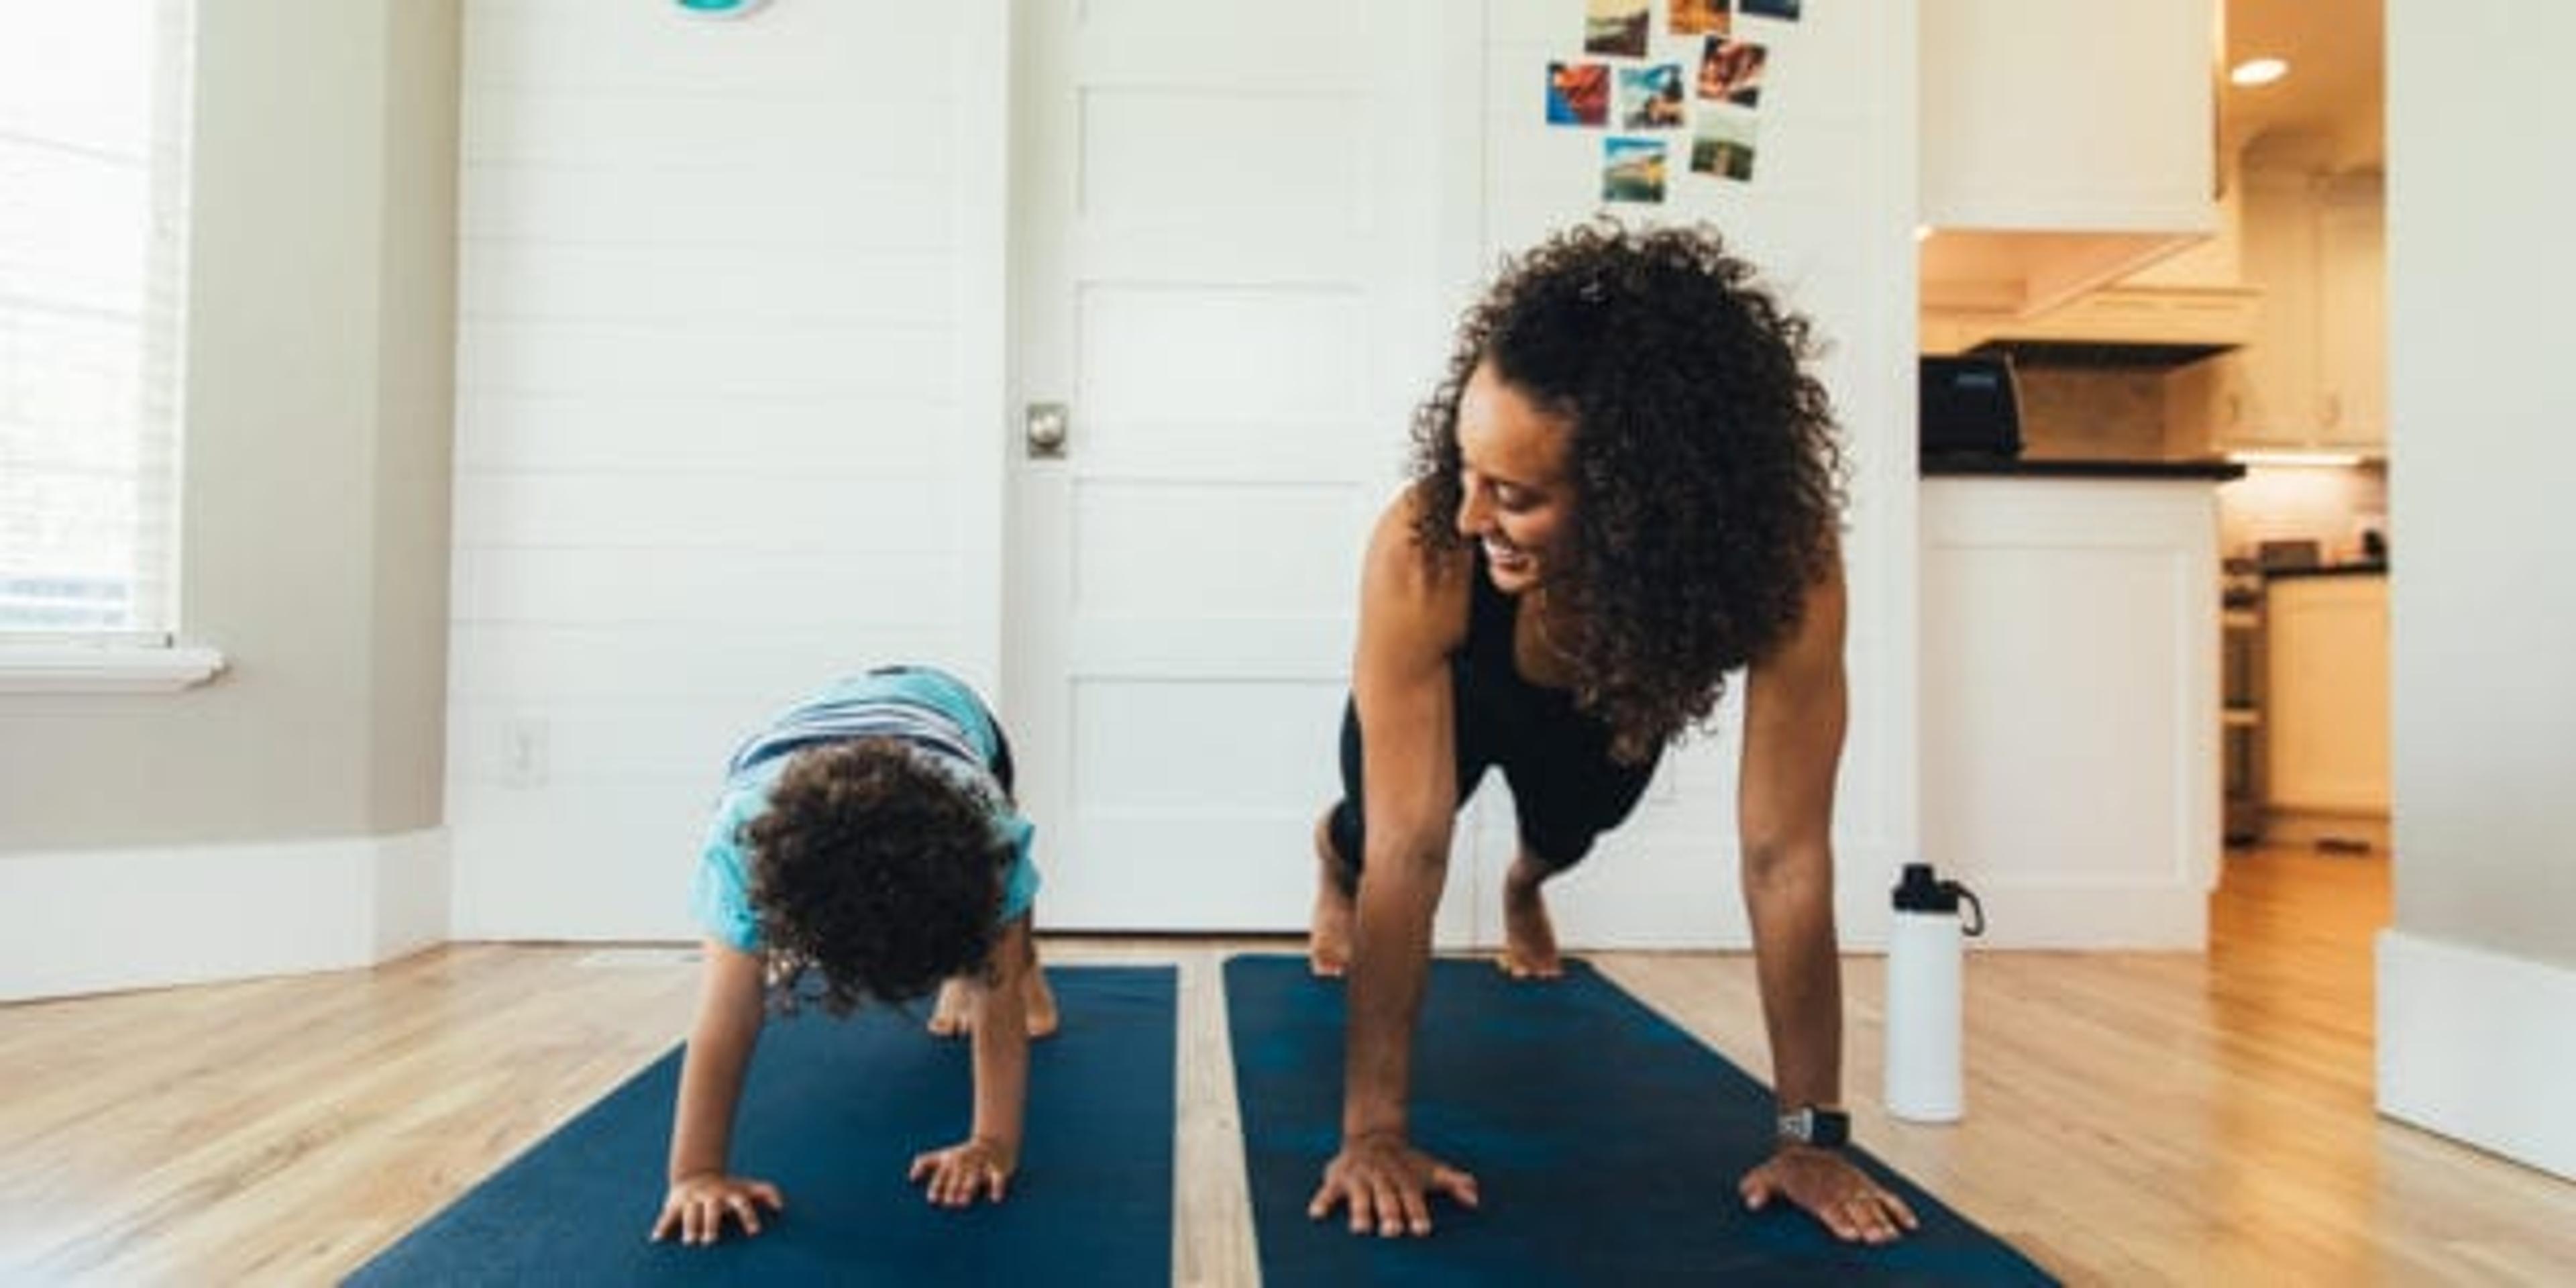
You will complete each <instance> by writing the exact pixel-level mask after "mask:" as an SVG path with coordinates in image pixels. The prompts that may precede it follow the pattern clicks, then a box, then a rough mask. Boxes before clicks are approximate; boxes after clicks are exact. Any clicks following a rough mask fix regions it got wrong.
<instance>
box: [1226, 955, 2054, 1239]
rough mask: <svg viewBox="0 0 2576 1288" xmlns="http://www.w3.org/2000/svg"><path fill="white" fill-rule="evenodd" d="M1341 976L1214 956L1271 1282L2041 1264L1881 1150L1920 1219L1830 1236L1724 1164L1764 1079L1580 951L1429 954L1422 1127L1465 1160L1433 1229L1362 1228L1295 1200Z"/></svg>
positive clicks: (1420, 1041)
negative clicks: (1472, 1187)
mask: <svg viewBox="0 0 2576 1288" xmlns="http://www.w3.org/2000/svg"><path fill="white" fill-rule="evenodd" d="M1342 996H1343V986H1342V985H1341V984H1340V983H1337V982H1328V981H1322V980H1317V979H1314V978H1312V977H1310V976H1309V975H1308V973H1307V970H1306V962H1305V959H1304V958H1302V957H1237V958H1235V959H1233V960H1231V961H1229V962H1227V963H1226V968H1225V998H1226V1012H1227V1016H1228V1025H1229V1027H1230V1028H1231V1029H1232V1033H1233V1047H1234V1067H1235V1085H1236V1089H1237V1092H1238V1095H1239V1096H1240V1099H1241V1102H1242V1107H1243V1134H1244V1152H1245V1157H1246V1162H1247V1165H1248V1166H1249V1168H1250V1170H1251V1188H1252V1207H1253V1220H1254V1225H1255V1228H1256V1230H1257V1233H1258V1235H1259V1239H1260V1256H1261V1271H1262V1280H1263V1283H1264V1284H1265V1285H1267V1288H1302V1286H1303V1285H1308V1284H1315V1285H1326V1284H1329V1285H1347V1284H1388V1285H1424V1286H1428V1285H1439V1284H1505V1283H1508V1284H1516V1285H1524V1284H1525V1285H1549V1284H1567V1285H1572V1284H1629V1283H1639V1284H1643V1283H1652V1284H1678V1283H1718V1282H1725V1283H1741V1284H1819V1285H1821V1284H1837V1285H1839V1284H2046V1283H2049V1282H2052V1281H2051V1280H2050V1279H2049V1277H2048V1276H2047V1275H2046V1274H2045V1273H2044V1272H2042V1271H2041V1270H2040V1269H2039V1268H2038V1267H2037V1266H2035V1265H2033V1264H2032V1263H2031V1262H2030V1261H2029V1260H2028V1259H2027V1258H2025V1257H2023V1256H2022V1255H2021V1254H2020V1253H2018V1252H2016V1251H2014V1250H2013V1248H2012V1247H2011V1246H2010V1245H2009V1244H2006V1243H2004V1242H2003V1241H2002V1240H2000V1239H1997V1238H1995V1237H1994V1236H1993V1235H1991V1234H1988V1233H1987V1232H1986V1231H1984V1230H1982V1229H1980V1228H1978V1227H1977V1226H1976V1225H1974V1224H1973V1223H1971V1222H1969V1221H1967V1220H1966V1219H1964V1218H1962V1217H1960V1216H1959V1215H1958V1214H1957V1213H1955V1212H1952V1211H1951V1210H1950V1209H1949V1208H1947V1207H1945V1206H1943V1205H1942V1204H1941V1203H1940V1201H1939V1200H1937V1199H1934V1198H1933V1197H1932V1196H1931V1195H1929V1194H1926V1193H1924V1192H1923V1191H1922V1190H1921V1189H1918V1188H1916V1187H1915V1186H1914V1185H1912V1184H1911V1183H1909V1182H1907V1181H1906V1180H1905V1179H1904V1178H1903V1177H1900V1176H1897V1175H1895V1174H1894V1173H1892V1172H1890V1171H1888V1170H1887V1169H1886V1168H1885V1167H1884V1166H1882V1165H1880V1164H1879V1163H1877V1161H1876V1160H1874V1159H1870V1158H1868V1157H1867V1156H1866V1155H1861V1156H1860V1161H1861V1163H1862V1164H1863V1165H1864V1166H1866V1167H1867V1168H1869V1170H1870V1171H1871V1172H1872V1173H1873V1174H1874V1175H1876V1176H1877V1177H1879V1178H1880V1179H1881V1180H1882V1181H1883V1182H1885V1183H1887V1184H1888V1185H1890V1186H1891V1187H1892V1188H1894V1189H1895V1190H1896V1192H1897V1193H1899V1194H1901V1195H1903V1196H1904V1198H1905V1201H1906V1202H1907V1203H1909V1204H1911V1205H1912V1206H1913V1208H1914V1211H1915V1213H1916V1215H1918V1216H1920V1217H1921V1218H1922V1220H1923V1229H1922V1230H1921V1231H1919V1232H1918V1233H1916V1234H1914V1235H1912V1236H1911V1237H1909V1238H1907V1239H1905V1240H1904V1241H1903V1242H1901V1243H1897V1244H1893V1245H1889V1246H1885V1247H1879V1248H1866V1247H1856V1246H1852V1245H1847V1244H1842V1243H1838V1242H1836V1241H1835V1240H1834V1239H1833V1237H1832V1236H1831V1235H1830V1234H1828V1233H1827V1232H1826V1231H1825V1229H1824V1227H1822V1226H1820V1225H1818V1224H1816V1222H1815V1221H1814V1220H1813V1219H1812V1218H1810V1217H1808V1216H1806V1215H1805V1214H1804V1213H1801V1212H1798V1211H1796V1210H1794V1209H1792V1208H1791V1207H1790V1206H1789V1205H1788V1204H1786V1203H1785V1202H1779V1203H1775V1204H1774V1205H1773V1206H1772V1207H1771V1208H1770V1209H1769V1210H1766V1211H1763V1212H1758V1213H1757V1212H1747V1211H1745V1210H1744V1206H1743V1201H1742V1200H1741V1199H1740V1198H1739V1197H1738V1196H1737V1192H1736V1182H1737V1180H1738V1179H1739V1178H1740V1177H1742V1176H1743V1174H1744V1173H1745V1171H1746V1170H1747V1169H1749V1168H1751V1167H1752V1166H1754V1165H1755V1164H1756V1163H1758V1162H1760V1161H1761V1160H1762V1159H1763V1158H1765V1157H1767V1156H1768V1155H1769V1153H1770V1150H1771V1143H1772V1107H1771V1105H1772V1100H1771V1092H1770V1090H1769V1088H1767V1087H1764V1086H1763V1085H1762V1084H1761V1083H1759V1082H1757V1081H1755V1080H1754V1079H1753V1078H1751V1077H1749V1076H1747V1075H1746V1074H1745V1073H1744V1072H1743V1071H1742V1070H1740V1069H1737V1068H1736V1067H1735V1066H1734V1065H1732V1064H1729V1063H1727V1061H1726V1059H1725V1058H1724V1057H1722V1056H1720V1055H1718V1054H1717V1053H1716V1052H1714V1051H1712V1050H1710V1049H1709V1048H1707V1047H1705V1046H1703V1045H1701V1044H1700V1043H1699V1042H1698V1041H1697V1040H1696V1039H1694V1038H1692V1037H1691V1036H1690V1035H1689V1034H1687V1033H1684V1032H1682V1031H1681V1030H1680V1029H1679V1028H1677V1027H1675V1026H1674V1025H1673V1024H1672V1023H1670V1022H1669V1021H1667V1020H1665V1019H1664V1018H1663V1017H1661V1016H1659V1015H1657V1014H1655V1013H1654V1012H1653V1011H1652V1010H1649V1009H1648V1008H1647V1007H1646V1006H1645V1005H1644V1004H1642V1003H1640V1002H1638V1001H1637V1000H1635V999H1634V998H1631V997H1629V996H1628V995H1627V994H1626V993H1624V992H1621V991H1620V990H1619V989H1618V988H1617V987H1616V986H1614V985H1612V984H1611V983H1610V982H1609V981H1607V980H1605V979H1603V978H1601V977H1600V976H1599V975H1598V974H1596V973H1594V972H1593V971H1592V970H1591V969H1590V968H1589V967H1588V966H1585V965H1584V964H1582V963H1580V962H1575V963H1570V964H1569V966H1568V969H1567V974H1566V977H1565V978H1564V979H1562V980H1558V981H1554V982H1552V983H1545V984H1533V983H1528V982H1515V981H1512V980H1510V979H1507V978H1505V977H1504V976H1503V975H1502V973H1501V972H1499V971H1497V970H1495V969H1494V966H1493V964H1492V963H1490V962H1484V961H1474V962H1470V961H1455V960H1451V961H1438V962H1434V963H1433V964H1432V973H1431V980H1430V986H1429V991H1428V994H1427V996H1426V997H1425V998H1424V1003H1423V1014H1422V1022H1421V1029H1420V1033H1419V1036H1418V1037H1417V1038H1416V1039H1415V1043H1414V1054H1413V1079H1414V1101H1413V1138H1414V1143H1415V1144H1416V1145H1417V1146H1419V1147H1421V1148H1423V1149H1426V1150H1428V1151H1430V1152H1431V1153H1433V1154H1435V1155H1438V1156H1440V1157H1442V1158H1444V1159H1446V1160H1448V1161H1449V1162H1451V1163H1454V1164H1457V1165H1458V1166H1460V1167H1463V1168H1465V1169H1466V1170H1468V1171H1469V1172H1472V1173H1474V1174H1475V1176H1476V1180H1477V1183H1478V1187H1479V1190H1480V1192H1481V1197H1482V1199H1483V1206H1482V1208H1481V1209H1480V1210H1477V1211H1473V1212H1470V1211H1466V1210H1464V1209H1461V1208H1458V1207H1456V1206H1454V1205H1451V1204H1449V1203H1448V1202H1447V1201H1446V1200H1445V1199H1442V1200H1437V1201H1435V1207H1434V1209H1433V1217H1432V1219H1433V1222H1434V1223H1435V1226H1436V1229H1435V1230H1434V1232H1433V1234H1432V1235H1431V1237H1430V1238H1428V1239H1380V1238H1377V1237H1375V1236H1354V1235H1352V1234H1351V1233H1350V1232H1349V1228H1348V1224H1347V1222H1346V1220H1345V1219H1344V1217H1343V1214H1342V1213H1340V1212H1338V1211H1337V1212H1336V1213H1335V1214H1334V1217H1333V1219H1331V1220H1327V1221H1321V1222H1318V1221H1313V1220H1310V1219H1308V1217H1307V1215H1306V1204H1307V1201H1308V1200H1309V1199H1310V1198H1311V1197H1313V1195H1314V1192H1315V1187H1316V1184H1317V1182H1318V1181H1319V1180H1320V1179H1321V1178H1322V1175H1323V1167H1324V1163H1325V1161H1326V1160H1327V1159H1329V1158H1330V1157H1331V1156H1332V1154H1333V1152H1334V1150H1335V1148H1336V1147H1337V1146H1338V1145H1339V1143H1340V1137H1341V1111H1342V1022H1343V1009H1342Z"/></svg>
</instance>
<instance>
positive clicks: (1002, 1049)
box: [912, 914, 1036, 1207]
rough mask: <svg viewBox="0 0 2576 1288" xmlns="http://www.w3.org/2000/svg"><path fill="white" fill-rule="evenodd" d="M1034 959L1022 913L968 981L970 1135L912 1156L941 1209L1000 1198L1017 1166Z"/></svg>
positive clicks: (1026, 1082) (919, 1177)
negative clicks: (1026, 990) (971, 1013)
mask: <svg viewBox="0 0 2576 1288" xmlns="http://www.w3.org/2000/svg"><path fill="white" fill-rule="evenodd" d="M1035 958H1036V954H1035V953H1034V951H1033V950H1032V949H1031V947H1030V944H1029V918H1028V916H1027V915H1026V914H1022V915H1021V916H1020V917H1019V918H1018V919H1017V920H1015V921H1013V922H1012V923H1011V924H1010V925H1009V926H1008V927H1006V928H1005V929H1004V930H1003V931H1002V936H1001V939H1000V940H999V941H998V942H997V943H995V944H994V946H993V957H992V963H991V966H990V968H989V969H987V970H986V971H985V972H984V974H983V975H982V976H980V977H975V978H970V979H969V981H968V986H969V987H970V988H971V989H973V990H974V995H975V1003H974V1005H975V1125H974V1129H973V1133H972V1134H971V1135H970V1136H969V1137H968V1138H967V1140H966V1141H965V1143H963V1144H958V1145H951V1146H949V1147H948V1148H946V1149H935V1150H932V1151H930V1152H929V1153H927V1154H923V1155H921V1156H920V1157H918V1158H915V1159H913V1160H912V1179H913V1180H914V1181H916V1182H924V1183H926V1188H927V1192H928V1196H929V1199H930V1201H931V1202H933V1203H936V1204H939V1205H940V1206H942V1207H964V1206H966V1205H968V1204H970V1203H973V1202H974V1201H975V1200H976V1199H977V1198H980V1197H984V1196H986V1195H989V1196H991V1198H992V1199H993V1201H994V1202H996V1203H998V1202H1000V1201H1001V1200H1002V1197H1003V1195H1004V1193H1005V1192H1006V1191H1007V1190H1008V1189H1009V1185H1010V1179H1011V1173H1013V1172H1014V1171H1017V1170H1018V1169H1019V1165H1020V1130H1021V1127H1022V1125H1023V1123H1024V1122H1025V1121H1026V1117H1027V1110H1028V1101H1029V1020H1028V1003H1027V1001H1026V999H1025V997H1024V995H1023V992H1022V988H1023V985H1024V983H1025V981H1026V979H1027V977H1028V973H1029V971H1031V970H1033V969H1035Z"/></svg>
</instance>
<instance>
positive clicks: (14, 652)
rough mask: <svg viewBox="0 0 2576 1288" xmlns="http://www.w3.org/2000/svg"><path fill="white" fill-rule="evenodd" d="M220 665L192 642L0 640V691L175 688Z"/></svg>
mask: <svg viewBox="0 0 2576 1288" xmlns="http://www.w3.org/2000/svg"><path fill="white" fill-rule="evenodd" d="M223 669H224V655H223V654H221V653H218V652H216V651H215V650H213V649H210V648H201V647H197V646H193V645H183V646H177V647H172V646H166V645H150V646H144V645H133V644H0V693H176V692H178V691H179V690H181V689H188V688H194V687H196V686H197V685H200V684H204V683H205V682H206V681H208V680H211V679H213V678H215V676H216V675H217V674H219V673H221V672H222V671H223Z"/></svg>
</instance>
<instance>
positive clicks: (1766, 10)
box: [1736, 0, 1798, 22]
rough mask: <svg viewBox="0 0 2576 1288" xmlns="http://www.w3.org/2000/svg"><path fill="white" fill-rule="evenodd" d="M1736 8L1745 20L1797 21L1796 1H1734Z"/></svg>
mask: <svg viewBox="0 0 2576 1288" xmlns="http://www.w3.org/2000/svg"><path fill="white" fill-rule="evenodd" d="M1736 7H1737V8H1739V9H1742V10H1743V11H1744V16H1745V17H1747V18H1777V19H1779V20H1780V21H1782V22H1796V21H1797V20H1798V0H1736Z"/></svg>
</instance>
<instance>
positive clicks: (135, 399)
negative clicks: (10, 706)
mask: <svg viewBox="0 0 2576 1288" xmlns="http://www.w3.org/2000/svg"><path fill="white" fill-rule="evenodd" d="M191 15H192V4H191V0H78V2H77V3H67V4H44V3H37V2H36V0H0V645H35V644H43V643H51V644H63V643H69V642H81V643H91V644H95V643H119V642H121V643H132V644H147V645H164V644H168V643H170V642H171V637H172V634H173V632H174V631H175V630H176V629H177V626H178V602H177V601H178V594H177V571H178V553H179V552H178V540H179V523H178V518H179V436H180V419H181V418H180V395H181V390H182V382H181V368H182V358H183V352H184V341H185V329H184V318H185V312H186V310H185V301H184V298H183V297H184V294H185V290H186V282H187V273H186V255H187V251H186V239H187V226H188V219H187V212H188V200H187V197H188V191H187V189H188V185H187V176H188V148H187V143H188V101H189V84H190V72H191V61H192V60H191V55H190V50H191V48H192V40H191V35H192V32H191V28H192V23H191ZM22 655H23V651H22Z"/></svg>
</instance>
